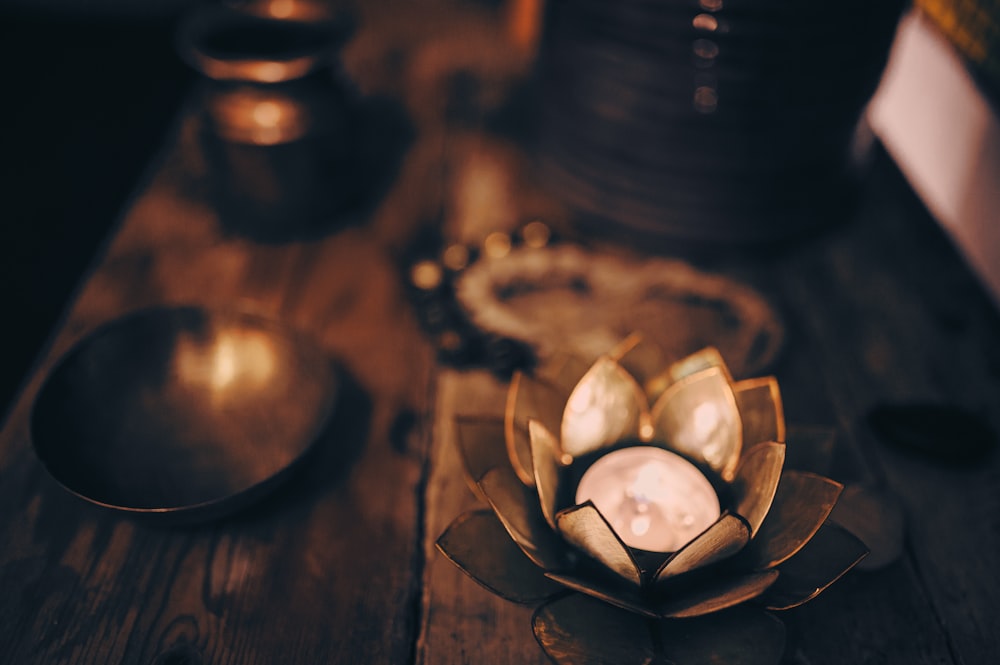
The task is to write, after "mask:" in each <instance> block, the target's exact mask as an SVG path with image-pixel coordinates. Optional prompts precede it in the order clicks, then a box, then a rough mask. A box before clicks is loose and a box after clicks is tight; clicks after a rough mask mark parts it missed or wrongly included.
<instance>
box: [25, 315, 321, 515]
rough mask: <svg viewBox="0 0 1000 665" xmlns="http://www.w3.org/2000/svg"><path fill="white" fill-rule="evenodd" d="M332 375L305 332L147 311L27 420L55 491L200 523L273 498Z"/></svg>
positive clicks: (44, 393)
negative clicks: (56, 487) (56, 486)
mask: <svg viewBox="0 0 1000 665" xmlns="http://www.w3.org/2000/svg"><path fill="white" fill-rule="evenodd" d="M338 385H339V383H338V379H337V373H336V371H335V367H334V365H333V363H332V362H331V360H330V358H328V357H327V356H326V354H325V353H324V352H323V350H322V349H321V348H320V347H319V346H318V345H317V344H316V343H315V342H314V341H312V340H311V338H309V337H307V336H305V335H304V334H301V333H298V332H296V331H293V330H290V329H288V328H286V327H284V326H282V325H281V324H278V323H276V322H274V321H271V320H268V319H265V318H262V317H259V316H255V315H251V314H246V313H233V312H212V311H208V310H204V309H200V308H197V307H161V308H155V309H148V310H143V311H140V312H136V313H133V314H130V315H127V316H125V317H123V318H121V319H118V320H115V321H112V322H110V323H108V324H105V325H104V326H102V327H100V328H98V329H97V330H95V331H94V332H92V333H91V334H90V335H88V336H87V337H85V338H84V339H83V340H82V341H81V342H80V343H78V344H77V345H76V346H75V347H74V348H73V349H72V350H71V351H70V352H69V353H68V354H67V355H66V356H64V357H63V358H62V359H61V360H60V361H59V362H58V363H57V364H56V366H55V368H54V369H53V370H52V372H51V373H50V374H49V375H48V377H47V378H46V380H45V382H44V384H43V386H42V388H41V390H40V391H39V393H38V396H37V397H36V399H35V402H34V404H33V407H32V412H31V435H32V436H31V438H32V443H33V445H34V448H35V452H36V454H37V455H38V458H39V459H40V460H41V462H42V464H43V465H44V467H45V468H46V469H47V470H48V472H49V473H50V474H51V475H52V477H53V478H55V480H56V481H57V482H59V483H60V484H61V485H62V486H63V487H64V488H66V489H67V490H69V491H70V492H71V493H73V494H75V495H77V496H79V497H81V498H83V499H85V500H87V501H89V502H91V503H94V504H97V505H99V506H103V507H105V508H110V509H113V510H116V511H121V512H124V513H128V514H130V515H133V516H137V517H151V518H157V519H169V520H173V521H185V522H191V521H203V520H206V519H212V518H216V517H221V516H223V515H226V514H229V513H231V512H233V511H235V510H237V509H239V508H242V507H244V506H246V505H249V504H250V503H251V502H253V501H254V500H256V499H259V498H261V497H262V496H263V495H264V494H265V493H267V492H268V491H270V490H272V489H274V488H275V487H276V486H277V485H278V483H280V481H282V480H283V479H284V478H286V477H287V476H288V475H289V473H290V472H291V470H292V469H293V467H295V466H296V463H297V462H299V461H301V460H302V459H303V457H304V456H305V455H306V453H307V452H308V451H309V450H310V448H311V447H312V446H313V445H314V443H315V442H316V441H317V439H318V438H319V435H320V434H321V432H322V431H323V429H324V427H325V425H326V424H327V423H328V421H329V419H330V416H331V414H332V412H333V408H334V401H335V398H336V395H337V388H338Z"/></svg>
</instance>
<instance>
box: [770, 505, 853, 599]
mask: <svg viewBox="0 0 1000 665" xmlns="http://www.w3.org/2000/svg"><path fill="white" fill-rule="evenodd" d="M867 554H868V548H867V547H866V546H865V544H864V543H863V542H861V541H860V540H859V539H858V538H857V537H855V536H854V535H853V534H851V533H850V532H849V531H847V530H846V529H844V528H843V527H840V526H837V525H836V524H833V523H832V522H827V523H825V524H824V525H823V526H822V527H820V529H819V531H817V532H816V535H815V536H813V538H812V540H810V541H809V542H808V543H806V545H805V547H803V548H802V549H801V550H800V551H799V552H798V554H796V555H795V556H793V557H792V558H791V559H789V560H788V561H786V562H785V563H783V564H782V565H781V568H780V570H781V576H780V577H779V579H778V582H777V583H776V584H775V585H774V586H773V587H771V588H770V589H769V590H768V592H767V595H766V596H765V597H764V598H763V599H762V600H763V601H764V603H765V604H766V606H767V609H771V610H788V609H791V608H793V607H798V606H799V605H802V604H803V603H806V602H808V601H810V600H812V599H813V598H815V597H816V596H818V595H819V594H821V593H822V592H823V591H824V590H825V589H826V588H827V587H828V586H830V585H831V584H833V583H834V582H836V581H837V580H838V579H840V578H841V577H842V576H843V575H844V573H846V572H847V571H849V570H850V569H851V568H853V567H854V566H855V565H857V563H858V562H859V561H861V560H862V559H863V558H865V556H866V555H867Z"/></svg>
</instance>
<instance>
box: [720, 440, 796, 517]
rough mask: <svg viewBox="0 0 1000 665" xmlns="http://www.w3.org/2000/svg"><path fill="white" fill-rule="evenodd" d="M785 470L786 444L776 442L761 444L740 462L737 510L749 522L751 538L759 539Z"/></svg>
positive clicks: (737, 483) (735, 481) (736, 488)
mask: <svg viewBox="0 0 1000 665" xmlns="http://www.w3.org/2000/svg"><path fill="white" fill-rule="evenodd" d="M784 466H785V444H783V443H778V442H777V441H762V442H760V443H758V444H757V445H755V446H754V447H753V448H751V449H750V450H748V451H747V452H746V454H745V455H744V456H743V459H742V460H741V461H740V466H739V468H738V469H737V470H736V477H735V478H734V479H733V491H734V493H735V495H736V510H737V512H739V513H740V514H741V515H743V516H744V517H745V518H747V521H748V522H749V523H750V531H751V534H752V535H757V530H758V529H760V525H761V523H762V522H763V521H764V518H765V517H767V514H768V512H769V511H770V510H771V503H772V501H773V500H774V494H775V492H776V491H777V489H778V481H779V480H780V479H781V470H782V469H783V468H784Z"/></svg>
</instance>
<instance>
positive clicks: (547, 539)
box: [479, 466, 565, 568]
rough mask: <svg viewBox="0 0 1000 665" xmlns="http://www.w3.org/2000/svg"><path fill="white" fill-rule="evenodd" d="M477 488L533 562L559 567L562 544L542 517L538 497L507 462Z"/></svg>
mask: <svg viewBox="0 0 1000 665" xmlns="http://www.w3.org/2000/svg"><path fill="white" fill-rule="evenodd" d="M479 488H480V491H481V492H482V493H483V496H485V497H486V500H487V501H488V502H489V504H490V507H491V508H493V512H494V513H496V516H497V518H499V520H500V522H501V524H503V527H504V529H506V530H507V533H508V534H509V536H510V539H511V540H513V541H514V543H515V544H516V545H517V546H518V547H520V548H521V550H522V551H523V552H524V553H525V555H526V556H527V557H528V558H529V559H531V560H532V561H533V562H534V563H535V565H537V566H541V567H542V568H558V567H560V565H561V564H562V562H563V554H562V553H563V550H564V549H565V545H564V544H563V543H562V541H561V540H560V539H559V536H557V535H556V534H555V533H554V532H553V531H552V529H551V528H550V527H549V525H548V523H547V522H546V521H545V517H544V516H543V515H542V512H541V510H540V509H539V507H538V497H536V496H535V493H534V492H533V491H532V490H531V488H530V487H526V486H525V485H524V483H522V482H521V481H520V480H519V479H518V478H517V476H515V475H514V472H513V471H512V470H511V469H510V467H509V466H501V467H497V468H495V469H492V470H491V471H489V472H488V473H487V474H486V475H485V476H483V477H482V479H481V480H480V481H479ZM491 546H492V545H491Z"/></svg>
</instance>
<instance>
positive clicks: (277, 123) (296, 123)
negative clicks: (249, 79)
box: [208, 87, 313, 146]
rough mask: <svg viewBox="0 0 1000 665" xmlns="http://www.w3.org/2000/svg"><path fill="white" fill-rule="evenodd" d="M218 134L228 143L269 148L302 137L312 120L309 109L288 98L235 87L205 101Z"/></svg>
mask: <svg viewBox="0 0 1000 665" xmlns="http://www.w3.org/2000/svg"><path fill="white" fill-rule="evenodd" d="M208 104H209V112H210V113H211V114H212V116H213V117H214V118H215V119H216V122H217V127H218V130H219V134H220V135H221V136H222V137H223V138H224V139H226V140H228V141H235V142H238V143H252V144H254V145H261V146H269V145H278V144H281V143H288V142H291V141H295V140H298V139H300V138H302V137H303V136H305V134H306V133H307V132H308V131H309V129H310V124H311V122H312V121H313V119H312V118H310V116H309V112H308V109H306V108H305V107H303V106H302V105H301V104H299V103H298V102H296V101H295V100H293V99H292V98H290V97H288V96H287V95H281V94H278V93H275V92H267V93H265V92H262V91H260V90H258V89H256V88H249V87H243V88H236V89H235V90H232V91H229V92H224V93H220V94H218V95H215V96H214V97H211V98H210V99H209V100H208Z"/></svg>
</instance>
